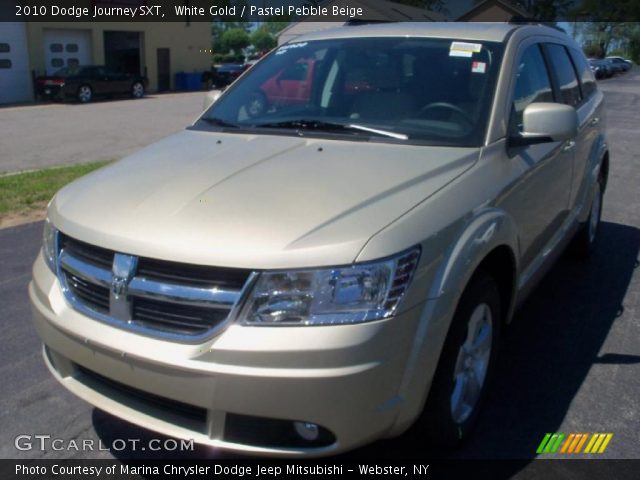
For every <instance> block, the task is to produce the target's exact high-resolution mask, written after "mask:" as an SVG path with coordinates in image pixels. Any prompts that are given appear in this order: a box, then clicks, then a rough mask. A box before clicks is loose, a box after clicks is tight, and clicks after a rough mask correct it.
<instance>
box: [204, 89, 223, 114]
mask: <svg viewBox="0 0 640 480" xmlns="http://www.w3.org/2000/svg"><path fill="white" fill-rule="evenodd" d="M220 95H222V90H211V91H210V92H207V94H206V95H205V97H204V103H203V104H202V111H205V110H206V109H208V108H209V107H210V106H211V105H213V104H214V103H215V102H216V101H217V100H218V99H219V98H220Z"/></svg>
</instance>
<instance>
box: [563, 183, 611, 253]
mask: <svg viewBox="0 0 640 480" xmlns="http://www.w3.org/2000/svg"><path fill="white" fill-rule="evenodd" d="M602 201H603V180H602V178H600V179H599V180H598V181H597V182H596V184H595V191H594V192H593V199H592V200H591V207H590V208H589V216H588V217H587V221H586V222H585V223H584V224H582V225H581V226H580V228H579V229H578V231H577V232H576V235H575V237H574V238H573V242H572V243H571V246H570V251H571V253H572V254H573V256H574V257H577V258H582V259H586V258H589V257H590V256H591V254H592V253H593V250H594V249H595V245H596V241H597V240H598V231H599V230H600V219H601V218H602Z"/></svg>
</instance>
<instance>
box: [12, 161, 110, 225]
mask: <svg viewBox="0 0 640 480" xmlns="http://www.w3.org/2000/svg"><path fill="white" fill-rule="evenodd" d="M109 162H110V160H105V161H100V162H93V163H85V164H82V165H70V166H64V167H54V168H45V169H43V170H36V171H32V172H23V173H16V174H13V175H6V176H2V177H0V219H2V217H3V216H6V215H14V214H17V215H19V214H28V213H29V212H32V211H34V210H40V209H42V208H44V207H45V206H46V205H47V202H49V200H51V197H53V195H54V194H55V193H56V192H57V191H58V190H59V189H60V188H62V187H63V186H64V185H66V184H67V183H69V182H71V181H72V180H75V179H76V178H78V177H81V176H83V175H86V174H87V173H89V172H92V171H93V170H96V169H98V168H100V167H103V166H105V165H106V164H107V163H109Z"/></svg>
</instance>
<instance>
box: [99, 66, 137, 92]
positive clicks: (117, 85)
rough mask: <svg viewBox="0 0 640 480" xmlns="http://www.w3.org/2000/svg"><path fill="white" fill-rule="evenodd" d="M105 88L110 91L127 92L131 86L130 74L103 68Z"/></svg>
mask: <svg viewBox="0 0 640 480" xmlns="http://www.w3.org/2000/svg"><path fill="white" fill-rule="evenodd" d="M105 71H106V78H107V82H108V85H107V88H108V89H109V91H110V93H127V92H129V90H130V88H131V76H130V75H129V74H127V73H122V72H116V71H114V70H112V69H111V68H109V67H106V68H105Z"/></svg>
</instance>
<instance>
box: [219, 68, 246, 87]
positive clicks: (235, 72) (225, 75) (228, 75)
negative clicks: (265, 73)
mask: <svg viewBox="0 0 640 480" xmlns="http://www.w3.org/2000/svg"><path fill="white" fill-rule="evenodd" d="M244 71H245V67H244V65H243V64H241V63H238V64H235V63H225V64H223V65H220V66H218V67H216V71H215V74H214V76H213V84H214V86H215V87H217V88H221V87H226V86H227V85H230V84H231V83H232V82H233V81H234V80H235V79H236V78H238V77H239V76H240V75H242V72H244Z"/></svg>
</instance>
